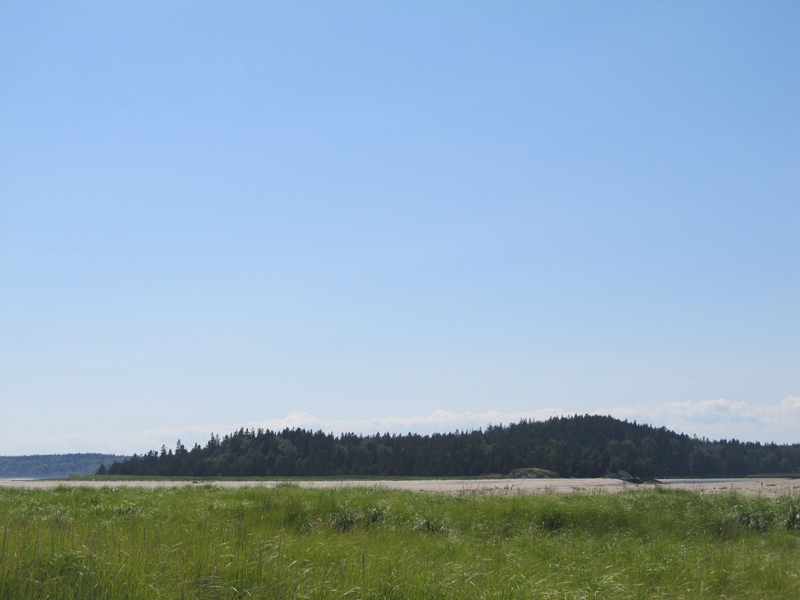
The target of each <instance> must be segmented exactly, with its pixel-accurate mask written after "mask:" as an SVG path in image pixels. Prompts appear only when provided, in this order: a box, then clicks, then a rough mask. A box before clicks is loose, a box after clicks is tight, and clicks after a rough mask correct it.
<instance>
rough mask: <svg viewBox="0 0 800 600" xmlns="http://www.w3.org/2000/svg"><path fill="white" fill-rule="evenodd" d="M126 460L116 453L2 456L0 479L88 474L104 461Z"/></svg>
mask: <svg viewBox="0 0 800 600" xmlns="http://www.w3.org/2000/svg"><path fill="white" fill-rule="evenodd" d="M116 459H120V460H124V459H125V457H124V456H117V455H115V454H33V455H29V456H0V479H12V478H15V477H23V478H31V479H46V478H57V477H68V476H70V475H88V474H91V473H94V472H95V471H97V467H99V466H100V465H101V464H103V463H106V464H108V463H110V462H111V461H113V460H116Z"/></svg>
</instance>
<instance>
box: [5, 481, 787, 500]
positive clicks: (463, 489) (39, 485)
mask: <svg viewBox="0 0 800 600" xmlns="http://www.w3.org/2000/svg"><path fill="white" fill-rule="evenodd" d="M281 483H284V482H283V481H197V482H194V481H169V480H160V481H144V480H142V481H135V480H127V481H108V482H105V481H70V480H55V479H41V480H36V479H5V480H0V487H5V488H25V489H52V488H56V487H58V486H69V487H89V488H101V487H115V488H120V487H142V488H149V489H156V488H172V487H184V486H198V485H214V486H218V487H223V488H233V487H266V488H270V487H274V486H276V485H279V484H281ZM286 483H291V484H293V485H298V486H300V487H304V488H322V489H324V488H337V487H381V488H385V489H390V490H406V491H414V492H441V493H450V494H459V493H489V494H513V493H523V494H545V493H572V492H587V493H595V492H608V493H614V492H621V491H623V490H635V489H652V488H654V487H665V488H678V489H687V490H695V491H700V492H703V493H712V494H718V493H728V492H731V491H737V492H740V493H743V494H747V495H765V496H780V495H784V494H800V479H777V478H775V479H772V478H765V479H750V478H748V479H664V480H661V483H659V484H632V483H626V482H624V481H621V480H619V479H485V480H482V479H406V480H391V479H376V480H361V479H352V480H332V481H321V480H298V479H293V480H288V481H286Z"/></svg>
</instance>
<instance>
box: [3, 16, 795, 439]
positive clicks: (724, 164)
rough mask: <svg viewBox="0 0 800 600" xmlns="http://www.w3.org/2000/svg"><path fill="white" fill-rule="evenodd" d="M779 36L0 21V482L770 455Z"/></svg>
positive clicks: (346, 20) (342, 21) (491, 19)
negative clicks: (748, 442)
mask: <svg viewBox="0 0 800 600" xmlns="http://www.w3.org/2000/svg"><path fill="white" fill-rule="evenodd" d="M798 32H800V4H798V3H797V2H747V3H744V2H702V3H698V2H683V3H682V2H646V3H643V2H617V3H613V2H603V3H592V2H581V3H565V2H551V3H533V2H446V3H445V2H402V3H400V2H398V3H391V2H377V3H375V2H369V3H368V2H340V3H334V2H325V3H316V2H302V3H288V2H286V3H262V2H238V3H227V2H225V3H223V2H114V3H110V2H60V3H44V2H3V3H2V4H0V194H1V195H2V196H1V198H2V200H1V202H0V438H2V440H0V453H6V454H8V453H21V452H26V453H30V452H43V451H67V450H80V449H85V450H94V449H107V450H117V451H120V452H129V451H133V450H138V451H141V450H147V449H149V447H150V446H148V445H147V444H150V443H156V442H157V443H158V444H159V445H160V443H162V439H161V438H164V439H163V443H166V444H168V445H172V444H173V443H174V441H175V437H177V434H178V433H180V432H181V431H184V429H185V428H187V427H190V426H193V427H197V428H200V430H202V428H203V427H207V428H213V427H216V426H218V425H219V424H223V425H224V426H228V425H230V426H231V427H233V426H238V425H239V424H246V423H251V422H260V421H269V420H274V419H283V418H285V417H286V416H287V415H288V414H290V413H293V412H296V411H302V412H305V413H309V414H310V415H314V416H315V418H318V419H323V420H325V419H327V420H336V421H337V422H341V423H344V425H342V427H345V426H349V425H348V423H354V422H356V421H357V420H363V419H374V418H384V417H404V418H405V417H414V416H425V415H429V414H431V413H432V412H433V411H435V410H444V411H450V412H453V413H457V414H460V413H465V412H474V413H477V414H483V413H487V412H489V411H497V412H499V413H501V414H503V415H506V414H517V413H520V412H526V411H527V412H531V411H537V410H542V409H545V408H554V409H556V410H560V411H564V412H573V411H578V412H593V411H595V410H600V409H604V410H605V409H608V410H611V409H615V410H616V409H617V408H619V407H622V409H626V410H627V409H631V410H633V408H632V407H639V409H636V410H641V411H644V412H643V413H642V414H650V413H648V412H647V411H648V410H650V408H647V407H651V409H652V411H655V412H654V413H653V414H656V413H657V412H658V411H659V410H662V409H663V407H664V406H667V405H671V404H670V403H678V404H681V403H683V404H682V405H684V406H689V407H690V408H691V407H695V406H700V405H701V403H703V402H709V401H712V400H715V401H716V400H724V401H725V402H726V403H728V404H730V406H738V407H739V409H737V410H739V411H740V413H741V414H742V415H744V416H741V415H740V417H741V419H740V421H741V422H739V423H738V425H737V427H739V428H738V429H735V430H734V429H732V430H731V433H730V435H734V434H735V435H737V436H740V437H750V438H753V439H755V438H766V437H769V436H770V433H769V427H771V426H769V425H768V424H767V425H764V424H763V423H762V425H764V427H766V428H767V429H764V427H762V428H761V429H758V428H756V427H755V426H754V428H752V429H747V427H748V426H749V425H748V423H749V421H748V418H749V417H747V414H750V413H747V411H755V412H754V413H753V414H759V415H762V416H763V415H764V414H768V415H769V414H772V415H773V416H774V415H775V414H778V415H779V417H780V418H778V419H777V421H775V422H777V423H778V425H781V424H782V426H784V427H786V423H787V422H788V423H794V424H792V425H791V427H794V426H795V425H797V424H799V423H800V401H799V402H796V403H795V404H797V406H796V407H794V408H792V406H794V405H792V406H789V404H791V402H793V400H792V398H796V397H797V396H800V240H799V239H798V238H799V236H800V44H798ZM787 398H788V399H789V400H786V399H787ZM782 401H783V408H780V405H781V402H782ZM698 403H700V404H698ZM787 403H788V404H787ZM726 406H727V404H726ZM642 407H644V408H642ZM658 407H662V408H658ZM787 407H788V408H787ZM726 410H727V409H726ZM781 410H782V411H783V412H782V413H781V412H780V411H781ZM652 411H651V412H652ZM742 411H744V412H743V413H742ZM759 411H760V412H759ZM764 411H766V412H764ZM770 411H772V412H770ZM775 411H779V412H778V413H776V412H775ZM623 412H624V411H623ZM667 412H669V411H667ZM659 414H660V413H659ZM659 418H661V419H662V420H664V419H666V420H665V421H664V422H666V423H667V424H672V422H671V421H669V420H668V419H667V417H663V418H662V417H658V418H656V417H654V418H653V420H655V421H658V419H659ZM758 418H761V417H758ZM791 419H795V421H794V422H792V421H791ZM658 424H661V423H658ZM691 425H692V423H691V422H690V423H689V425H683V426H682V427H683V428H684V429H687V430H688V432H689V433H699V434H701V435H707V433H706V431H707V429H704V428H703V427H704V425H703V423H702V422H701V421H698V422H697V423H696V425H697V427H696V428H695V429H694V430H692V429H691ZM354 427H355V426H354ZM742 427H744V429H742ZM181 428H184V429H181ZM148 431H149V432H151V434H147V435H150V437H146V435H145V434H144V433H142V432H148ZM153 431H162V433H161V434H152V432H153ZM186 431H187V432H188V430H186ZM795 431H796V430H795ZM765 432H766V433H765ZM222 433H224V431H223V432H222ZM713 433H714V434H718V433H719V430H714V431H713ZM722 434H723V435H724V434H725V431H724V430H723V431H722ZM183 435H184V439H186V436H187V435H189V434H188V433H184V434H183ZM198 435H200V437H201V438H202V437H203V435H205V434H204V433H202V435H201V434H198ZM787 435H789V436H794V437H797V435H796V434H793V433H786V432H783V433H776V434H775V435H774V436H772V437H773V438H775V439H778V438H780V439H781V440H782V441H789V440H788V439H786V437H787ZM137 436H139V437H137ZM142 436H145V437H142ZM159 436H160V437H159ZM726 437H728V436H727V435H726ZM145 439H146V444H145V441H144V440H145ZM793 441H800V439H794V440H793ZM137 444H139V445H137ZM141 444H145V446H144V447H141Z"/></svg>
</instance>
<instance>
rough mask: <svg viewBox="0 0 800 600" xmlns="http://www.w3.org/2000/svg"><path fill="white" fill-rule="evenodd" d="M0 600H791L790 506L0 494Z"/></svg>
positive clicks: (283, 491) (718, 498)
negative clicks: (39, 599)
mask: <svg viewBox="0 0 800 600" xmlns="http://www.w3.org/2000/svg"><path fill="white" fill-rule="evenodd" d="M0 527H1V528H2V534H1V535H2V542H0V543H1V544H2V549H1V550H0V598H10V599H13V598H25V599H28V598H41V599H45V598H50V599H57V598H76V599H77V598H80V599H88V598H108V599H117V598H131V599H134V598H135V599H140V598H141V599H144V598H148V599H154V598H348V599H357V598H398V599H399V598H408V599H417V598H420V599H421V598H476V599H477V598H550V599H556V598H565V599H566V598H574V599H579V598H581V599H584V598H603V599H606V598H781V599H785V598H800V498H798V497H797V496H795V497H789V496H785V497H781V498H777V499H776V498H772V499H770V498H763V497H744V496H741V495H738V494H725V495H702V494H699V493H695V492H687V491H680V490H665V489H656V490H648V491H644V490H643V491H631V492H626V493H620V494H587V493H580V494H571V495H565V496H558V495H539V496H525V495H512V496H492V495H481V494H469V495H466V494H465V495H457V496H450V495H442V494H428V493H413V492H398V491H388V490H382V489H375V488H366V489H357V488H338V489H334V490H330V489H328V490H310V489H300V488H298V487H296V486H292V485H281V486H278V487H276V488H273V489H267V488H237V489H222V488H218V487H214V486H211V485H206V486H200V487H184V488H171V489H143V488H129V489H115V488H113V487H106V488H101V489H88V488H72V487H60V488H56V489H52V490H25V489H0Z"/></svg>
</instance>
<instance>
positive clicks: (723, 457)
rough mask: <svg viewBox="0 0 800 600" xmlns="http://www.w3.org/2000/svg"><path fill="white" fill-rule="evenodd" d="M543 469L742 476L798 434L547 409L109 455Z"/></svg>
mask: <svg viewBox="0 0 800 600" xmlns="http://www.w3.org/2000/svg"><path fill="white" fill-rule="evenodd" d="M520 468H527V469H533V468H535V469H546V470H549V471H554V472H556V473H558V474H559V475H560V476H562V477H603V476H605V475H609V474H612V473H617V472H621V471H626V472H628V473H630V474H633V475H636V476H650V477H686V476H697V477H711V476H722V477H743V476H746V475H752V474H757V473H797V472H798V471H800V444H794V445H777V444H760V443H753V442H739V441H737V440H721V441H709V440H706V439H698V438H696V437H690V436H688V435H685V434H678V433H675V432H674V431H670V430H668V429H666V428H665V427H661V428H655V427H652V426H650V425H642V424H637V423H636V422H633V423H629V422H627V421H622V420H619V419H615V418H613V417H608V416H597V415H583V416H580V415H578V416H573V417H554V418H552V419H548V420H547V421H527V420H522V421H520V422H519V423H515V424H511V425H506V426H503V425H500V426H490V427H488V428H486V429H485V430H481V429H478V430H475V431H466V432H460V431H455V432H453V433H444V434H433V435H419V434H412V433H409V434H406V435H389V434H377V435H367V436H362V435H356V434H353V433H345V434H342V435H338V436H337V435H333V434H330V433H324V432H322V431H316V432H314V431H307V430H304V429H284V430H283V431H281V432H273V431H269V430H262V429H258V430H246V429H240V430H239V431H237V432H234V433H232V434H230V435H226V436H225V437H223V438H220V437H219V436H218V435H217V436H215V435H212V436H211V439H210V440H209V441H208V443H207V444H206V445H205V446H203V447H201V446H200V445H199V444H195V446H194V447H193V448H192V449H191V450H188V449H187V448H185V447H184V446H183V444H181V442H180V440H178V443H177V446H176V448H175V451H174V452H173V451H172V449H170V450H167V449H166V448H165V447H163V446H162V448H161V452H157V451H155V450H151V451H150V452H148V453H147V454H144V455H141V456H139V455H133V456H132V457H130V458H128V459H126V460H123V461H115V462H114V463H113V464H111V465H110V467H108V471H107V472H108V473H109V474H119V475H166V476H178V475H183V476H193V477H203V476H208V477H217V476H273V477H274V476H277V477H285V476H390V477H391V476H397V477H402V476H406V477H415V476H417V477H444V476H450V477H460V476H477V475H483V474H492V473H494V474H503V475H507V474H508V473H510V472H511V471H513V470H514V469H520Z"/></svg>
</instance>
